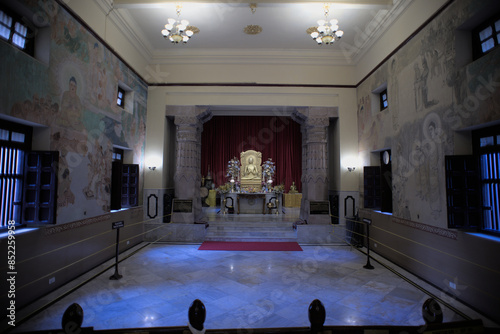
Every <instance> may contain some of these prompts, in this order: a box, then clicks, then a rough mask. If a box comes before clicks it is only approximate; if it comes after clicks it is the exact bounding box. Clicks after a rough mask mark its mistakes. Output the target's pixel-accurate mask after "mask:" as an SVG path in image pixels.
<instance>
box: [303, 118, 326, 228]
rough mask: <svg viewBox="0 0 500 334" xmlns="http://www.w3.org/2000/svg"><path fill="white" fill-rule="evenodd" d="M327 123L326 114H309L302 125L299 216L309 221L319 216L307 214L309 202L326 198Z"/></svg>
mask: <svg viewBox="0 0 500 334" xmlns="http://www.w3.org/2000/svg"><path fill="white" fill-rule="evenodd" d="M329 124H330V121H329V118H328V117H327V116H316V117H314V116H312V117H311V116H310V117H308V118H307V120H306V121H305V122H304V124H303V125H302V138H303V139H302V140H303V146H302V147H303V151H302V156H303V158H305V162H304V161H303V163H302V168H303V169H302V205H301V218H302V219H307V220H308V221H311V222H312V220H314V219H315V218H319V217H312V216H309V207H308V206H309V202H310V201H326V200H328V152H327V147H328V142H327V141H328V126H329ZM328 219H329V217H328ZM322 220H324V217H323V219H322ZM322 222H323V221H322Z"/></svg>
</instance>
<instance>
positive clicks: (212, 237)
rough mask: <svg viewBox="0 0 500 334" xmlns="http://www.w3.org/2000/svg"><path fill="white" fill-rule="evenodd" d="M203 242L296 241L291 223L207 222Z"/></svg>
mask: <svg viewBox="0 0 500 334" xmlns="http://www.w3.org/2000/svg"><path fill="white" fill-rule="evenodd" d="M205 241H269V242H277V241H282V242H285V241H288V242H291V241H297V231H296V230H295V229H294V228H293V222H272V221H267V222H256V221H223V222H213V221H212V222H209V227H208V229H207V233H206V235H205Z"/></svg>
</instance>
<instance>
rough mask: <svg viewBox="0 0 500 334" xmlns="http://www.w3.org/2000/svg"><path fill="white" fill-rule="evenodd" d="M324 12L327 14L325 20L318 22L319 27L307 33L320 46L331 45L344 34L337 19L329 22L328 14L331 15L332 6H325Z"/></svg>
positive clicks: (308, 30) (310, 29)
mask: <svg viewBox="0 0 500 334" xmlns="http://www.w3.org/2000/svg"><path fill="white" fill-rule="evenodd" d="M323 10H324V12H325V19H324V20H319V21H318V26H317V27H310V28H309V29H307V30H306V32H307V33H308V34H309V35H310V36H311V37H312V39H314V40H315V41H316V43H318V44H319V45H323V44H326V45H330V44H333V43H334V42H335V41H336V40H339V39H340V38H341V37H342V36H343V35H344V32H343V31H342V30H339V26H338V23H339V21H338V20H337V19H332V20H330V21H328V14H329V13H330V5H329V4H324V6H323Z"/></svg>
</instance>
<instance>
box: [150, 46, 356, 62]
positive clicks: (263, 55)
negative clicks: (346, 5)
mask: <svg viewBox="0 0 500 334" xmlns="http://www.w3.org/2000/svg"><path fill="white" fill-rule="evenodd" d="M151 61H152V63H153V64H161V65H169V64H176V65H179V64H186V65H189V64H272V65H276V64H285V65H315V66H326V65H330V66H331V65H339V66H349V65H353V64H350V63H349V60H348V59H346V57H345V55H344V53H343V52H341V51H336V50H328V51H326V50H318V51H311V50H269V49H238V50H235V49H203V50H199V51H197V54H193V53H192V51H191V52H190V51H186V50H180V49H177V50H169V51H165V52H156V53H155V54H154V55H153V57H152V58H151Z"/></svg>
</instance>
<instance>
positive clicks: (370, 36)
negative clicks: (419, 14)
mask: <svg viewBox="0 0 500 334" xmlns="http://www.w3.org/2000/svg"><path fill="white" fill-rule="evenodd" d="M412 1H413V0H394V5H393V6H391V7H389V9H387V10H380V11H372V14H373V19H372V21H370V23H369V24H368V25H367V26H366V27H365V28H364V30H363V31H356V33H358V34H360V39H361V40H362V43H360V45H354V46H352V47H353V49H350V52H349V53H350V58H351V60H352V62H353V63H354V64H357V63H358V62H359V61H360V60H361V58H362V57H363V56H364V55H365V54H366V53H367V52H368V50H369V49H370V48H371V47H372V46H373V44H375V43H376V42H377V41H378V40H379V39H380V37H382V35H383V34H384V32H385V31H386V30H387V28H389V27H390V26H391V25H392V23H394V21H396V19H397V18H398V17H399V15H401V13H402V12H403V11H405V10H406V9H407V8H408V7H409V6H410V4H411V2H412ZM372 23H373V24H372ZM372 26H373V27H374V29H370V28H371V27H372Z"/></svg>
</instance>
